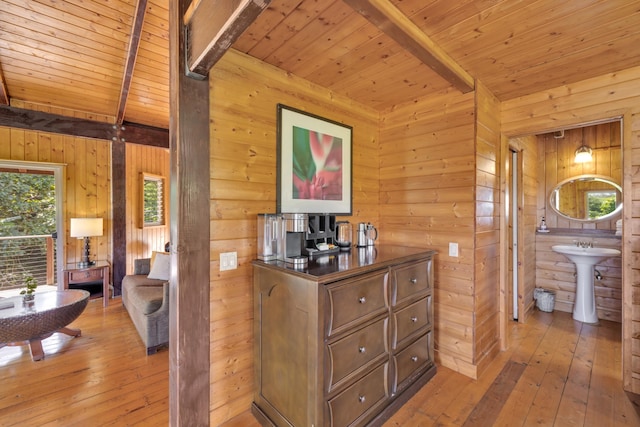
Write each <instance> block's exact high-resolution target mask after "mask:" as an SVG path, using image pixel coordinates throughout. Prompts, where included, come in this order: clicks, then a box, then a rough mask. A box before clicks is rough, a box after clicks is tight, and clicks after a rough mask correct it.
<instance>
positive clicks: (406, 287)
mask: <svg viewBox="0 0 640 427" xmlns="http://www.w3.org/2000/svg"><path fill="white" fill-rule="evenodd" d="M391 274H392V284H391V286H392V289H391V295H392V296H391V305H393V306H395V305H398V304H401V303H402V302H404V301H406V300H409V299H411V298H413V297H416V296H418V295H421V294H424V293H426V292H428V291H429V290H430V289H431V261H430V260H429V261H422V262H417V263H413V264H407V265H401V266H398V267H396V268H393V269H392V270H391Z"/></svg>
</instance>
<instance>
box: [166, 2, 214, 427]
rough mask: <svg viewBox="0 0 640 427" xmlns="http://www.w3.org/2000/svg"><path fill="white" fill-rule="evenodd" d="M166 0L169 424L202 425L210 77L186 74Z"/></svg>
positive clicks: (180, 12)
mask: <svg viewBox="0 0 640 427" xmlns="http://www.w3.org/2000/svg"><path fill="white" fill-rule="evenodd" d="M189 3H190V1H189V0H170V2H169V28H170V37H169V40H170V76H171V83H170V99H171V101H170V111H171V120H170V130H169V134H170V137H169V141H170V143H169V149H170V153H171V154H170V157H171V178H170V181H171V185H170V188H171V193H170V200H171V203H170V209H171V223H170V224H171V226H170V229H171V280H170V297H169V298H170V312H169V325H170V329H169V423H170V425H171V426H189V427H192V426H208V425H209V394H210V391H209V390H210V384H209V369H210V362H209V351H210V350H209V348H210V341H209V328H210V325H209V253H210V249H209V203H210V200H209V199H210V197H209V82H208V80H207V79H205V80H197V79H193V78H189V77H187V76H186V75H185V70H186V67H185V59H184V58H185V52H184V45H185V43H184V25H183V17H184V14H185V11H186V9H187V7H188V6H189Z"/></svg>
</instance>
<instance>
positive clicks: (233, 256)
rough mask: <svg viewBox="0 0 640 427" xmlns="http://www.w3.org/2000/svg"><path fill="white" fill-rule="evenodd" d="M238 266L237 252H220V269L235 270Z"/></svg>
mask: <svg viewBox="0 0 640 427" xmlns="http://www.w3.org/2000/svg"><path fill="white" fill-rule="evenodd" d="M236 268H238V253H237V252H221V253H220V271H226V270H235V269H236Z"/></svg>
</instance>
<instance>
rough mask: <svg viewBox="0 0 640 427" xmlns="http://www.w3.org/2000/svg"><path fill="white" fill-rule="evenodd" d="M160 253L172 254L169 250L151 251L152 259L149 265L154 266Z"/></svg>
mask: <svg viewBox="0 0 640 427" xmlns="http://www.w3.org/2000/svg"><path fill="white" fill-rule="evenodd" d="M158 254H165V255H170V254H169V252H160V251H153V252H151V261H150V262H149V267H153V263H154V262H155V261H156V255H158Z"/></svg>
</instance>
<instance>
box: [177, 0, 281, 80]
mask: <svg viewBox="0 0 640 427" xmlns="http://www.w3.org/2000/svg"><path fill="white" fill-rule="evenodd" d="M270 2H271V0H201V1H200V2H199V3H198V4H197V6H196V7H195V9H194V10H192V11H191V14H190V15H189V16H187V17H186V18H187V19H186V26H187V37H186V40H185V43H186V56H187V64H186V67H187V72H188V74H189V75H191V76H192V77H200V78H204V77H205V76H206V75H207V74H209V70H211V67H213V65H214V64H215V63H216V62H218V60H219V59H220V58H222V55H224V54H225V52H226V51H227V50H229V48H230V47H231V45H232V44H233V43H234V42H235V41H236V40H237V38H238V37H240V35H241V34H242V33H243V32H244V31H245V30H246V29H247V28H248V27H249V25H251V24H252V23H253V21H255V19H256V18H257V17H258V15H260V13H262V11H263V10H264V9H266V8H267V6H268V5H269V3H270Z"/></svg>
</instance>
